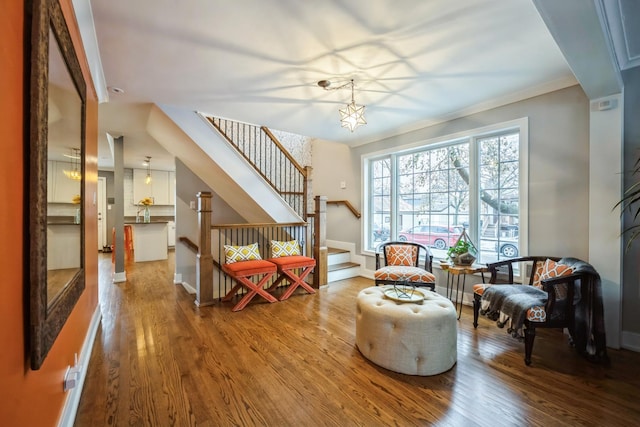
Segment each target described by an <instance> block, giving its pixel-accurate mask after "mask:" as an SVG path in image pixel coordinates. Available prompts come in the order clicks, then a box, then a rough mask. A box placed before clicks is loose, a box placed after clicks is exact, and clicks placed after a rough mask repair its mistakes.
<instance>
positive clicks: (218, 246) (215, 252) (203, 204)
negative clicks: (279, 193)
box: [189, 191, 327, 306]
mask: <svg viewBox="0 0 640 427" xmlns="http://www.w3.org/2000/svg"><path fill="white" fill-rule="evenodd" d="M211 197H212V194H211V193H210V192H204V191H203V192H200V193H198V194H197V199H198V242H197V243H194V242H190V243H191V244H190V245H189V247H190V248H192V249H193V250H195V251H197V255H196V257H197V260H196V305H198V306H206V305H211V304H213V303H214V301H215V299H219V298H222V297H223V296H224V295H226V294H227V292H229V290H231V288H232V287H233V284H232V282H231V279H229V278H228V277H227V276H226V275H225V274H224V273H223V272H222V270H221V266H222V264H223V263H224V262H225V259H224V258H225V256H224V245H235V246H238V245H243V246H244V245H248V244H252V243H257V244H258V248H259V249H260V254H261V256H262V257H263V258H269V257H270V256H271V246H270V243H271V240H279V241H288V240H297V241H298V242H299V244H300V249H301V253H302V254H303V255H307V256H312V257H313V258H315V259H316V268H315V269H314V272H313V286H314V287H315V288H319V287H320V286H322V285H325V284H326V283H327V245H326V234H327V233H326V210H327V205H326V199H327V198H326V197H324V196H316V198H315V202H316V203H315V204H316V207H315V212H314V214H309V215H307V220H308V222H294V223H260V224H211V209H212V208H211ZM311 228H312V229H313V231H312V230H311ZM309 240H312V243H309ZM310 252H312V254H311V253H310ZM273 280H274V279H272V281H271V282H270V283H268V284H267V286H268V285H270V284H271V283H273Z"/></svg>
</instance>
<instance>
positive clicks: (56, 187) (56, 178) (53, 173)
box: [47, 160, 80, 203]
mask: <svg viewBox="0 0 640 427" xmlns="http://www.w3.org/2000/svg"><path fill="white" fill-rule="evenodd" d="M69 170H71V165H70V164H69V163H67V162H58V161H55V160H49V161H47V202H49V203H71V200H72V199H73V196H75V195H78V194H80V181H78V180H75V179H71V178H69V177H67V176H66V175H65V171H69Z"/></svg>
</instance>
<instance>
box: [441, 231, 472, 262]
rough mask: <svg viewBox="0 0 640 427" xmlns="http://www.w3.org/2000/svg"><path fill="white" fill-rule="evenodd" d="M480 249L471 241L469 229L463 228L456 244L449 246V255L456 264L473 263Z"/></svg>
mask: <svg viewBox="0 0 640 427" xmlns="http://www.w3.org/2000/svg"><path fill="white" fill-rule="evenodd" d="M477 254H478V250H477V249H476V247H475V246H474V244H473V243H471V239H469V235H468V234H467V230H466V229H463V230H462V234H460V237H459V238H458V241H457V242H456V243H455V245H453V246H451V247H449V250H448V251H447V256H448V257H449V259H450V260H451V262H453V263H454V264H456V265H471V264H473V262H474V261H475V260H476V255H477Z"/></svg>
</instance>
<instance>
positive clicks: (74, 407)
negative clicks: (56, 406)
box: [58, 304, 102, 427]
mask: <svg viewBox="0 0 640 427" xmlns="http://www.w3.org/2000/svg"><path fill="white" fill-rule="evenodd" d="M100 319H102V313H101V311H100V305H99V304H98V305H96V309H95V311H94V312H93V316H92V317H91V323H90V324H89V330H88V331H87V335H86V336H85V338H84V343H82V348H81V349H80V355H79V358H78V365H80V378H78V385H77V386H76V387H74V388H72V389H71V390H70V391H69V393H68V394H67V398H66V400H65V402H64V407H63V408H62V414H61V415H60V419H59V420H58V426H59V427H73V424H74V421H75V419H76V413H77V412H78V405H80V397H81V396H82V387H83V386H84V380H85V379H86V377H87V371H88V370H89V360H90V359H91V351H92V349H93V343H94V341H95V339H96V334H97V333H98V327H99V326H100Z"/></svg>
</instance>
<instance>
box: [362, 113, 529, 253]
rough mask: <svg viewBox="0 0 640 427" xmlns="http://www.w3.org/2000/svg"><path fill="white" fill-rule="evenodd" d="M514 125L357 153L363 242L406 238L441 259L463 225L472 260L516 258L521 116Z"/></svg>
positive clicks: (374, 243) (522, 166) (372, 247)
mask: <svg viewBox="0 0 640 427" xmlns="http://www.w3.org/2000/svg"><path fill="white" fill-rule="evenodd" d="M518 123H519V125H518V126H514V125H513V124H510V126H505V127H503V128H502V129H500V128H498V127H494V129H482V130H479V131H477V132H469V134H468V135H458V136H457V137H455V138H454V137H452V138H450V139H448V140H441V141H438V142H432V143H428V142H427V143H425V144H423V145H421V146H417V147H412V148H410V149H404V150H398V151H395V152H389V153H384V154H382V155H378V156H370V157H368V158H367V157H365V158H364V167H363V170H364V171H365V183H366V185H365V192H366V194H365V200H368V201H369V203H368V205H367V206H366V207H365V223H366V224H367V227H368V228H367V231H368V232H367V233H365V246H364V247H365V248H368V249H369V250H375V248H376V247H377V245H379V244H380V243H381V242H384V241H388V240H401V241H413V242H418V243H422V244H424V245H425V246H429V247H430V248H431V250H432V252H433V254H434V256H435V257H436V258H446V256H447V249H448V248H449V246H452V245H454V244H455V242H456V241H457V239H458V237H459V236H460V234H461V233H462V231H463V229H466V230H467V233H468V234H469V235H470V236H471V239H472V241H473V243H474V244H475V246H476V247H477V249H478V251H479V256H478V262H482V263H485V262H493V261H496V260H499V259H503V258H512V257H515V256H519V255H520V254H521V253H522V250H521V248H522V245H523V243H524V242H523V241H522V240H521V238H520V236H521V232H520V229H521V227H522V225H523V222H522V221H521V219H522V215H521V209H522V205H523V204H522V203H521V200H524V199H526V197H525V196H526V195H525V194H523V190H522V188H526V187H523V186H522V184H524V183H523V182H522V181H523V179H524V178H525V177H526V173H523V171H526V163H525V162H524V161H523V159H524V156H523V153H526V149H523V147H526V119H525V120H520V121H518ZM520 124H521V125H520ZM523 128H524V131H523ZM523 134H524V135H525V136H524V137H522V135H523Z"/></svg>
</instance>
